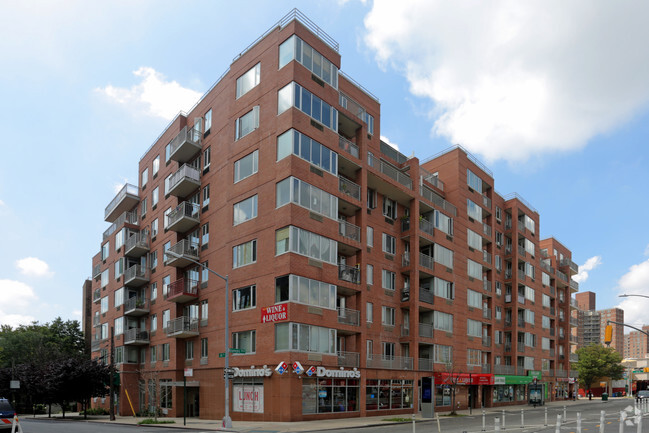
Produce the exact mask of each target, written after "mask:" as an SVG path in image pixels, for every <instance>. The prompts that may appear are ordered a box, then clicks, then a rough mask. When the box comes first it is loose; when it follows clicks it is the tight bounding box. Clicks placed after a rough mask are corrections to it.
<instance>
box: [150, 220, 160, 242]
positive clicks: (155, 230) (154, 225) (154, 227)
mask: <svg viewBox="0 0 649 433" xmlns="http://www.w3.org/2000/svg"><path fill="white" fill-rule="evenodd" d="M157 235H158V218H156V219H154V220H153V221H151V237H152V238H154V237H156V236H157Z"/></svg>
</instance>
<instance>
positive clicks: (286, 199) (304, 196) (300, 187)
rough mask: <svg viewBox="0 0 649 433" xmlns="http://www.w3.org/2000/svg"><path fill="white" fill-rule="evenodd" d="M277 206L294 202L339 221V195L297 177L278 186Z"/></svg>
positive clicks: (285, 180)
mask: <svg viewBox="0 0 649 433" xmlns="http://www.w3.org/2000/svg"><path fill="white" fill-rule="evenodd" d="M276 191H277V194H276V206H277V207H281V206H284V205H285V204H287V203H290V202H293V203H295V204H297V205H299V206H302V207H305V208H307V209H309V210H311V211H312V212H315V213H318V214H320V215H324V216H326V217H328V218H331V219H333V220H335V221H338V197H336V196H334V195H331V194H329V193H328V192H325V191H323V190H321V189H320V188H316V187H315V186H312V185H310V184H308V183H306V182H304V181H302V180H300V179H298V178H296V177H288V178H286V179H284V180H283V181H281V182H279V183H278V184H277V186H276Z"/></svg>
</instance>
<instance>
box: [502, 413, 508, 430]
mask: <svg viewBox="0 0 649 433" xmlns="http://www.w3.org/2000/svg"><path fill="white" fill-rule="evenodd" d="M502 420H503V430H507V427H505V410H504V409H503V418H502Z"/></svg>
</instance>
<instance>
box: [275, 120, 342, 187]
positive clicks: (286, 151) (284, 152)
mask: <svg viewBox="0 0 649 433" xmlns="http://www.w3.org/2000/svg"><path fill="white" fill-rule="evenodd" d="M291 154H292V155H295V156H297V157H299V158H301V159H303V160H305V161H308V162H310V163H311V164H313V165H315V166H316V167H318V168H320V169H322V170H324V171H326V172H328V173H331V174H333V175H334V176H337V175H338V154H337V153H336V152H334V151H332V150H329V148H327V147H326V146H323V145H322V144H320V143H318V142H317V141H315V140H313V139H311V138H310V137H307V136H306V135H304V134H302V133H301V132H299V131H296V130H295V129H289V130H288V131H286V132H285V133H283V134H282V135H280V136H279V137H277V160H278V161H281V160H282V159H284V158H286V157H287V156H289V155H291Z"/></svg>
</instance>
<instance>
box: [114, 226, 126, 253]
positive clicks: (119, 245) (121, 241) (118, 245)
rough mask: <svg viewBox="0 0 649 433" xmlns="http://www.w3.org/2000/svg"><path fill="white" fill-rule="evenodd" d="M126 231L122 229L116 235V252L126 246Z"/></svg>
mask: <svg viewBox="0 0 649 433" xmlns="http://www.w3.org/2000/svg"><path fill="white" fill-rule="evenodd" d="M124 231H125V229H121V230H120V231H118V232H117V233H115V251H117V250H119V249H120V248H122V246H123V245H124Z"/></svg>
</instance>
